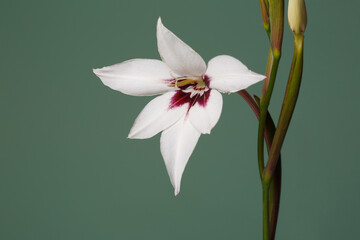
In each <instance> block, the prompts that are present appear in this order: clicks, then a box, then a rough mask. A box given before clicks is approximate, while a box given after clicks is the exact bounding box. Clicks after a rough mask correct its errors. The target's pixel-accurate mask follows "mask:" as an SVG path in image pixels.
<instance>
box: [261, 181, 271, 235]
mask: <svg viewBox="0 0 360 240" xmlns="http://www.w3.org/2000/svg"><path fill="white" fill-rule="evenodd" d="M262 187H263V240H270V226H269V184H268V183H266V182H263V184H262Z"/></svg>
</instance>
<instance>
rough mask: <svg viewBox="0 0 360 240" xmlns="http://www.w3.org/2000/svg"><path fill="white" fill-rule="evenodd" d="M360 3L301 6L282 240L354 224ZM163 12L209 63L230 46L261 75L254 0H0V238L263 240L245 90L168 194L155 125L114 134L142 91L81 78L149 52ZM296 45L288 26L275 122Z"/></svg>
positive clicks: (264, 44) (253, 132)
mask: <svg viewBox="0 0 360 240" xmlns="http://www.w3.org/2000/svg"><path fill="white" fill-rule="evenodd" d="M359 8H360V3H359V2H358V1H335V0H329V1H326V3H325V2H324V1H307V9H308V28H307V31H306V34H305V62H304V74H303V85H302V89H301V93H300V99H299V101H298V105H297V108H296V110H295V114H294V118H293V121H292V124H291V126H290V129H289V132H288V135H287V138H286V141H285V144H284V148H283V151H282V155H283V189H282V190H283V192H282V196H281V208H280V216H279V225H278V232H277V239H279V240H280V239H284V240H285V239H292V240H296V239H354V238H355V236H357V235H358V233H359V227H360V218H359V217H358V216H359V214H360V207H359V202H360V191H359V183H360V181H359V167H360V161H359V154H358V150H359V140H358V134H359V133H360V129H359V117H360V108H359V104H358V103H359V100H358V97H357V96H358V93H359V89H360V81H359V80H360V79H359V73H358V70H359V63H360V62H359V57H358V56H359V55H360V50H359V42H360V33H359V25H360V15H359ZM159 16H161V17H162V19H163V22H164V24H165V25H166V26H167V27H168V28H169V29H171V30H172V31H174V32H175V33H176V34H177V35H178V36H180V37H181V38H182V39H183V40H184V41H185V42H187V43H188V44H189V45H190V46H192V47H193V48H194V49H195V50H196V51H198V52H199V54H200V55H201V56H202V57H203V58H204V59H205V60H206V61H208V60H210V59H211V58H212V57H214V56H216V55H220V54H229V55H232V56H234V57H237V58H239V59H240V60H242V61H243V62H244V63H245V64H246V65H247V66H248V67H249V68H250V69H252V70H253V71H256V72H259V73H263V72H264V69H265V64H266V57H267V52H268V41H267V37H266V34H265V31H264V30H263V26H262V22H261V17H260V11H259V3H258V1H252V0H248V1H235V0H234V1H230V0H226V1H205V0H203V1H190V0H186V1H185V0H183V1H170V0H163V1H148V0H142V1H137V0H132V1H130V0H114V1H110V0H106V1H74V0H72V1H70V0H63V1H49V0H43V1H40V0H33V1H24V0H23V1H9V0H7V1H6V0H5V1H4V0H2V1H1V3H0V43H1V44H0V110H1V112H0V239H4V240H15V239H21V240H23V239H26V240H28V239H29V240H30V239H31V240H32V239H34V240H45V239H46V240H48V239H131V240H132V239H157V240H162V239H174V240H176V239H189V240H190V239H208V240H211V239H261V228H262V227H261V221H262V220H261V217H262V216H261V184H260V180H259V178H258V170H257V162H256V136H257V121H256V119H255V117H254V115H253V113H252V112H251V110H250V109H249V107H248V106H247V105H246V103H245V102H244V101H243V99H241V98H240V97H239V96H238V95H237V94H232V95H223V97H224V107H223V112H222V116H221V118H220V121H219V123H218V124H217V126H216V127H215V128H214V129H213V131H212V134H211V135H202V137H201V138H200V141H199V143H198V145H197V147H196V149H195V151H194V153H193V154H192V156H191V158H190V161H189V164H188V166H187V168H186V170H185V173H184V175H183V181H182V189H181V192H180V195H179V196H178V197H176V198H174V196H173V189H172V186H171V184H170V181H169V178H168V176H167V173H166V169H165V165H164V163H163V160H162V158H161V154H160V149H159V135H157V136H155V137H154V138H152V139H148V140H130V139H127V138H126V137H127V134H128V132H129V130H130V128H131V126H132V123H133V121H134V120H135V118H136V116H137V114H138V113H139V112H140V111H141V109H142V108H143V107H144V106H145V104H146V103H147V102H148V101H149V100H150V99H151V97H131V96H126V95H124V94H121V93H119V92H116V91H113V90H111V89H109V88H107V87H105V86H104V85H103V84H102V83H101V81H100V80H99V79H98V78H97V77H96V76H95V75H94V74H93V73H92V68H97V67H102V66H107V65H111V64H115V63H118V62H121V61H124V60H127V59H132V58H139V57H141V58H157V59H158V58H159V56H158V53H157V47H156V37H155V25H156V20H157V18H158V17H159ZM292 51H293V45H292V34H291V32H290V30H289V28H288V25H287V21H285V31H284V44H283V56H282V61H281V65H280V69H279V74H278V79H277V83H276V86H275V87H276V89H275V91H274V97H273V100H272V102H271V106H270V110H271V112H272V114H273V116H274V118H275V119H277V116H278V114H279V111H280V107H281V102H282V97H283V93H284V88H285V84H286V81H287V75H288V71H289V67H290V62H291V57H292ZM260 89H261V84H258V85H256V86H252V87H251V88H250V89H249V90H248V91H249V92H251V93H253V94H259V93H260Z"/></svg>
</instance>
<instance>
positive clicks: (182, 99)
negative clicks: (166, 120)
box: [169, 89, 211, 111]
mask: <svg viewBox="0 0 360 240" xmlns="http://www.w3.org/2000/svg"><path fill="white" fill-rule="evenodd" d="M210 92H211V89H209V90H208V91H206V92H204V93H203V95H202V96H200V94H195V95H194V96H193V97H192V98H191V97H190V96H191V92H183V91H182V90H177V91H176V92H175V94H174V96H173V97H172V98H171V101H170V106H169V109H172V108H175V107H181V106H182V105H184V104H186V103H189V109H188V111H189V110H190V108H191V107H192V106H194V105H195V104H196V103H198V104H199V105H200V106H202V107H206V104H207V102H208V100H209V97H210Z"/></svg>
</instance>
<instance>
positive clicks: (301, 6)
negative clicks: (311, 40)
mask: <svg viewBox="0 0 360 240" xmlns="http://www.w3.org/2000/svg"><path fill="white" fill-rule="evenodd" d="M288 20H289V25H290V28H291V30H292V31H293V32H294V33H295V34H300V33H303V32H304V31H305V28H306V23H307V15H306V7H305V1H304V0H289V7H288Z"/></svg>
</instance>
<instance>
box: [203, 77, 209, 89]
mask: <svg viewBox="0 0 360 240" xmlns="http://www.w3.org/2000/svg"><path fill="white" fill-rule="evenodd" d="M202 80H203V81H204V83H205V85H206V86H207V87H208V88H210V77H209V76H208V75H203V76H202Z"/></svg>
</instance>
